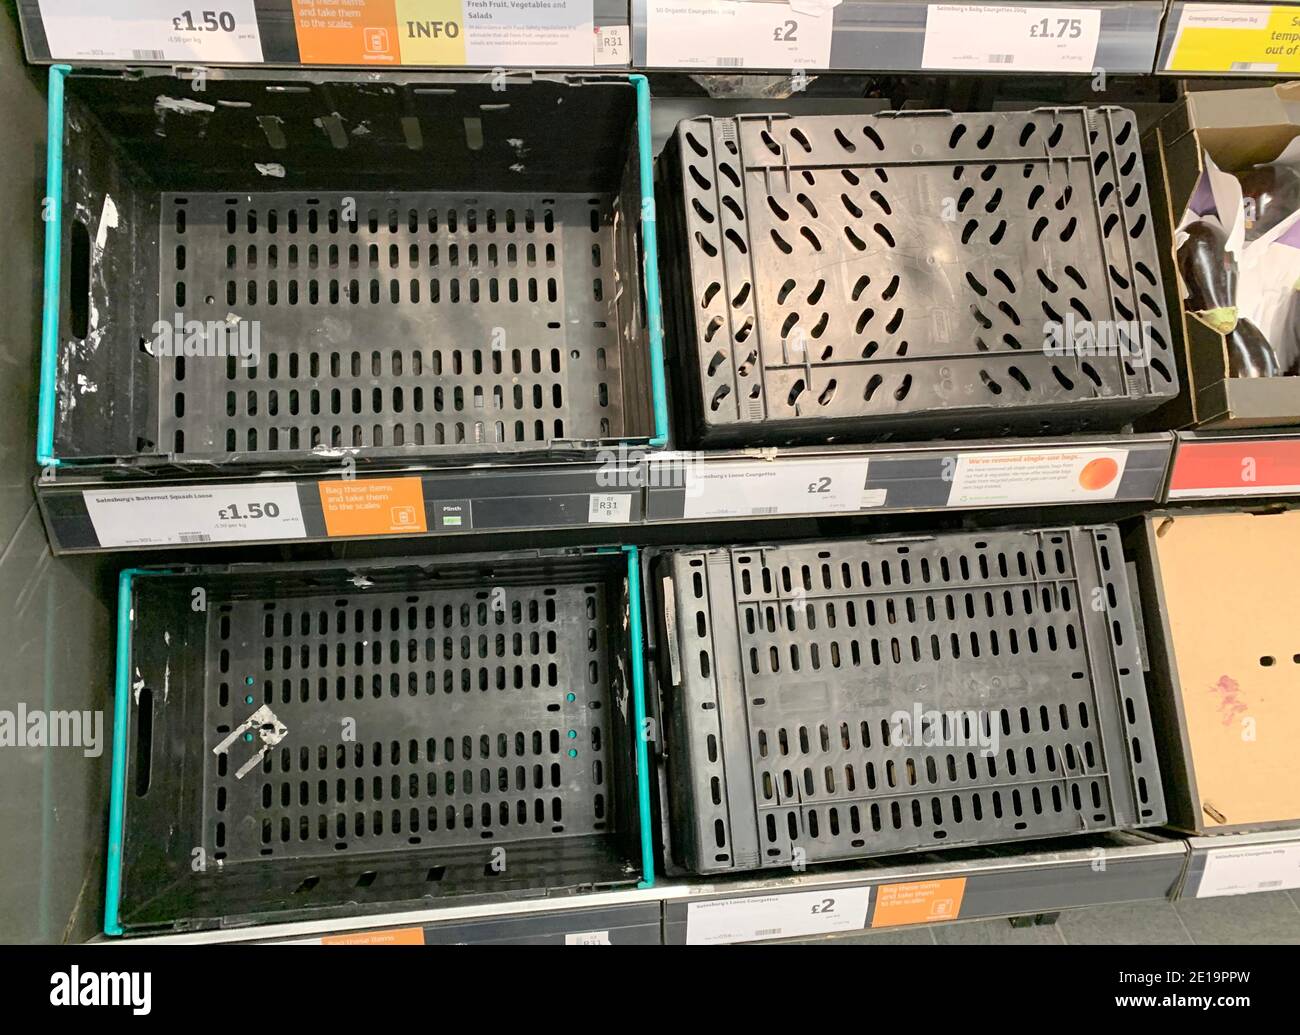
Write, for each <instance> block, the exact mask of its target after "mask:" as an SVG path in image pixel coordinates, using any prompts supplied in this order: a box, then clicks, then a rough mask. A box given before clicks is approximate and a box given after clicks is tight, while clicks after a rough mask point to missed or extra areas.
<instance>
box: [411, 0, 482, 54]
mask: <svg viewBox="0 0 1300 1035" xmlns="http://www.w3.org/2000/svg"><path fill="white" fill-rule="evenodd" d="M397 38H398V42H399V44H400V46H401V49H402V64H404V65H463V64H464V63H465V17H464V12H463V11H462V9H461V0H397Z"/></svg>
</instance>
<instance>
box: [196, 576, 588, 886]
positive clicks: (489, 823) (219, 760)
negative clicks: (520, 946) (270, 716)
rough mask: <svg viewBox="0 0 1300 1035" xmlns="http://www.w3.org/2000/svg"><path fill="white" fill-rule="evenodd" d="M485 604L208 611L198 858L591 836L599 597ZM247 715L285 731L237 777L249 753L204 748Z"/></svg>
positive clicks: (303, 604)
mask: <svg viewBox="0 0 1300 1035" xmlns="http://www.w3.org/2000/svg"><path fill="white" fill-rule="evenodd" d="M496 589H498V590H499V592H497V593H496V594H495V595H494V594H493V592H490V591H471V590H460V591H451V590H439V591H437V592H422V593H417V594H404V593H393V594H383V595H378V596H366V597H365V599H364V600H362V599H356V598H353V599H344V600H336V599H334V598H328V599H325V598H321V599H306V600H297V601H292V602H288V601H286V602H272V601H259V600H250V601H240V602H236V603H231V604H223V605H222V606H221V607H220V609H219V610H218V611H217V614H216V620H215V621H214V622H212V623H211V626H210V628H209V631H208V651H207V656H208V657H209V658H210V659H212V668H211V670H210V671H209V673H208V677H207V678H208V686H209V693H208V698H207V705H206V709H205V728H206V729H207V731H208V732H207V741H206V746H207V755H206V757H207V759H208V765H207V777H206V786H205V790H204V796H203V812H204V824H203V827H204V831H205V842H206V846H207V850H208V851H209V852H210V853H212V855H213V856H214V857H215V858H217V859H226V860H229V861H230V862H239V861H241V860H256V859H265V858H267V857H275V858H306V857H317V856H331V857H333V856H338V855H340V854H342V853H362V852H375V851H386V852H387V851H394V850H399V849H413V848H426V849H427V848H430V847H451V846H457V845H472V844H484V843H485V842H486V843H492V842H493V841H502V842H506V843H510V842H517V841H523V840H528V839H535V838H546V839H554V838H560V837H566V838H568V837H577V836H581V835H590V834H596V833H600V832H602V831H604V830H605V829H606V826H607V823H608V821H609V819H610V816H609V812H610V809H611V807H612V806H611V798H610V788H609V787H608V785H607V784H608V777H607V773H608V767H607V764H606V760H605V749H606V739H607V736H608V728H607V726H606V723H607V722H608V718H609V711H608V707H607V701H608V696H609V690H610V684H609V672H608V671H607V664H606V661H605V659H606V657H607V654H606V651H607V646H608V645H607V644H606V642H605V640H606V632H605V626H604V622H605V608H606V600H605V589H604V587H603V586H600V585H590V586H577V585H562V586H558V587H556V588H554V589H542V588H537V589H532V588H519V587H496ZM250 681H251V682H250ZM250 699H251V703H250ZM263 705H265V706H266V707H269V708H270V709H271V711H272V712H273V713H274V715H275V717H276V718H277V719H278V720H279V721H280V722H282V723H283V724H284V725H285V726H286V727H287V730H288V732H287V734H286V736H285V737H284V739H283V740H282V741H281V742H280V743H279V744H278V745H276V746H273V747H271V748H269V750H268V751H267V753H266V755H264V756H263V758H262V759H261V761H260V763H258V764H257V765H256V766H255V767H254V768H253V769H252V770H251V771H249V772H248V773H247V774H246V775H245V776H244V777H242V778H238V777H237V776H236V773H237V772H238V770H239V769H240V768H241V767H242V766H243V765H244V764H245V762H247V761H248V760H249V759H251V758H252V757H253V755H254V754H255V753H256V749H257V748H259V747H260V746H261V745H260V741H259V740H257V739H254V741H253V742H252V743H243V742H237V743H236V745H235V746H232V747H231V748H230V749H229V753H228V754H221V755H214V754H213V753H212V750H213V748H214V747H216V746H217V745H218V744H219V743H221V742H222V741H223V740H225V739H226V737H227V736H228V734H229V732H230V731H231V730H234V729H235V728H237V727H238V726H239V725H240V724H241V723H242V722H243V721H244V720H245V719H246V718H248V717H249V716H250V715H251V714H252V713H253V712H255V711H256V710H257V709H258V708H260V707H261V706H263Z"/></svg>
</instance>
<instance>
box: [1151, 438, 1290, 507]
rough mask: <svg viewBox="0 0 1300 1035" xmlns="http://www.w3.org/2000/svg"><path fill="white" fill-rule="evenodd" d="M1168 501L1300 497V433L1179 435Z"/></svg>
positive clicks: (1171, 471) (1170, 478)
mask: <svg viewBox="0 0 1300 1035" xmlns="http://www.w3.org/2000/svg"><path fill="white" fill-rule="evenodd" d="M1176 439H1177V441H1176V443H1175V446H1174V458H1173V464H1172V467H1171V470H1170V477H1169V490H1168V493H1167V499H1168V501H1169V502H1171V503H1177V502H1181V501H1186V500H1215V499H1229V498H1231V499H1241V498H1243V497H1255V498H1259V497H1281V496H1297V495H1300V433H1297V432H1289V433H1288V432H1239V431H1223V432H1214V431H1202V432H1187V431H1184V432H1179V433H1178V434H1177V436H1176Z"/></svg>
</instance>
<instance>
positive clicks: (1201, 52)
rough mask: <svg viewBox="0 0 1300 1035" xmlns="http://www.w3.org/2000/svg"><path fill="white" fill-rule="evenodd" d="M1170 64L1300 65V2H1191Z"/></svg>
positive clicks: (1240, 68)
mask: <svg viewBox="0 0 1300 1035" xmlns="http://www.w3.org/2000/svg"><path fill="white" fill-rule="evenodd" d="M1165 70H1166V71H1169V72H1282V73H1289V72H1297V71H1300V7H1271V6H1268V5H1263V4H1258V5H1257V4H1232V5H1228V4H1188V5H1187V6H1186V7H1185V8H1184V9H1183V14H1182V18H1181V19H1180V21H1179V24H1178V36H1177V38H1176V39H1175V41H1174V48H1173V52H1172V53H1171V54H1170V55H1169V60H1168V62H1167V63H1166V64H1165Z"/></svg>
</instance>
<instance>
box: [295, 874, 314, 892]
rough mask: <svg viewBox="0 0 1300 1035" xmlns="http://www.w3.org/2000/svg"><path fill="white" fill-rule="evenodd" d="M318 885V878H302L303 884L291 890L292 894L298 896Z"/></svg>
mask: <svg viewBox="0 0 1300 1035" xmlns="http://www.w3.org/2000/svg"><path fill="white" fill-rule="evenodd" d="M319 883H320V878H319V877H305V878H303V882H302V883H301V884H299V885H298V886H297V887H296V888H294V889H293V893H294V894H295V895H300V894H302V893H303V892H305V891H311V889H312V888H314V887H315V886H316V885H317V884H319Z"/></svg>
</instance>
